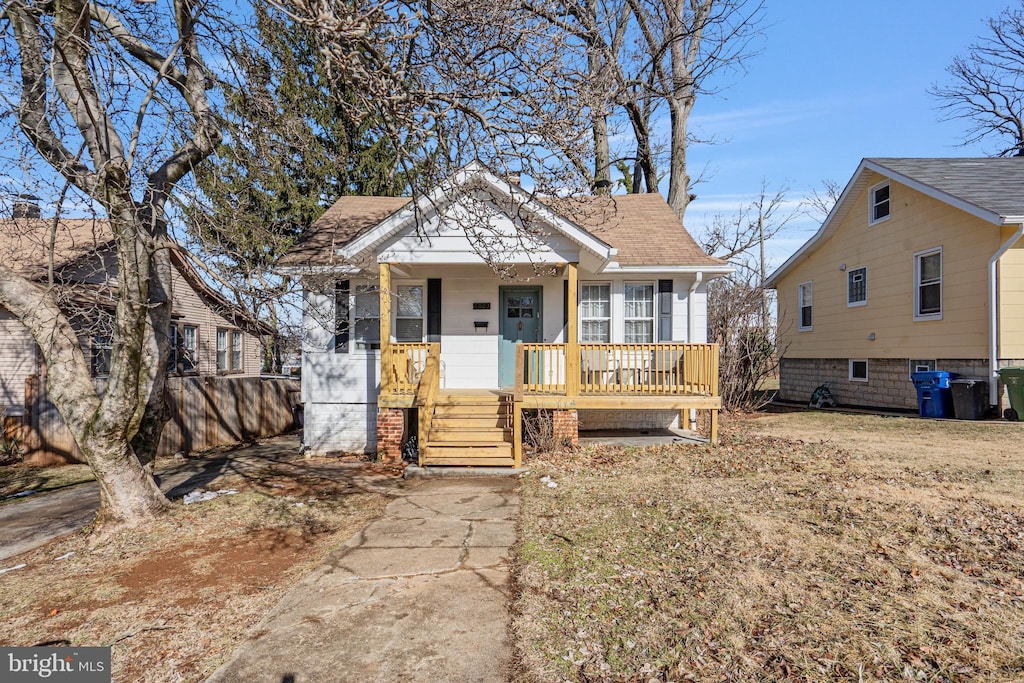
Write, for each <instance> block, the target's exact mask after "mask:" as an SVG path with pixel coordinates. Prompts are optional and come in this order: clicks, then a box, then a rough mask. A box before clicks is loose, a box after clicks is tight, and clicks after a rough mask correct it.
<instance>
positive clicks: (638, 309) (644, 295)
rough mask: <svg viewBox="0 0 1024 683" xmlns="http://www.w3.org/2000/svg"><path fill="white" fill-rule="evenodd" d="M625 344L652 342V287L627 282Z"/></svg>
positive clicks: (648, 284) (645, 284) (650, 285)
mask: <svg viewBox="0 0 1024 683" xmlns="http://www.w3.org/2000/svg"><path fill="white" fill-rule="evenodd" d="M624 293H625V315H624V318H625V321H626V339H625V342H626V343H627V344H650V343H653V342H654V285H653V284H651V283H634V282H627V283H626V287H625V292H624Z"/></svg>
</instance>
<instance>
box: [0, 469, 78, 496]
mask: <svg viewBox="0 0 1024 683" xmlns="http://www.w3.org/2000/svg"><path fill="white" fill-rule="evenodd" d="M94 478H95V477H93V474H92V469H91V468H90V467H89V466H88V465H57V466H53V467H36V466H33V465H25V464H21V463H19V464H16V465H2V466H0V504H2V503H5V502H7V501H10V500H17V499H18V498H19V497H20V496H19V495H18V494H22V495H25V494H26V493H28V492H29V491H32V492H34V493H43V492H44V491H54V490H56V489H62V488H64V487H66V486H74V485H75V484H81V483H83V482H86V481H92V480H93V479H94Z"/></svg>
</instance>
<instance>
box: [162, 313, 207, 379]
mask: <svg viewBox="0 0 1024 683" xmlns="http://www.w3.org/2000/svg"><path fill="white" fill-rule="evenodd" d="M170 334H171V338H170V344H169V345H170V349H169V350H168V353H167V372H171V373H188V372H195V370H196V351H197V347H198V341H197V340H198V337H199V329H198V328H197V327H196V326H195V325H182V326H181V327H178V325H177V324H175V323H172V324H171V330H170Z"/></svg>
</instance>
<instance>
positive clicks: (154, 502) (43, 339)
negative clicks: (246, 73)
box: [0, 0, 220, 525]
mask: <svg viewBox="0 0 1024 683" xmlns="http://www.w3.org/2000/svg"><path fill="white" fill-rule="evenodd" d="M125 7H126V8H127V9H125V11H127V12H131V11H134V9H135V8H134V7H133V6H132V5H130V4H129V5H125ZM170 9H171V11H170V13H169V16H165V17H163V19H165V21H164V23H163V25H162V26H161V29H162V30H164V31H166V36H170V39H169V40H166V36H165V35H161V32H160V30H159V29H158V30H154V31H153V33H151V34H149V35H142V34H140V33H138V32H137V31H138V30H139V29H138V28H137V27H139V26H143V25H158V24H159V19H160V18H161V16H160V15H159V13H152V16H150V15H149V14H147V18H146V21H136V20H135V19H136V18H135V17H132V18H130V20H129V21H124V20H123V19H122V18H121V16H119V15H118V14H116V12H115V10H113V9H111V8H110V7H108V6H101V5H98V4H92V3H90V2H86V1H85V0H62V1H60V2H57V3H52V4H29V3H26V2H24V0H12V2H9V3H8V4H7V6H6V8H5V13H4V14H3V15H2V17H0V21H7V22H9V23H10V33H7V32H5V33H3V34H2V37H3V40H4V42H5V44H4V48H5V51H6V53H7V54H8V55H11V61H10V62H9V63H7V68H8V69H9V71H8V75H12V76H13V74H14V73H17V75H18V78H17V79H15V78H11V82H12V83H14V82H16V81H20V83H19V84H20V87H21V97H20V101H19V104H18V106H17V109H16V110H15V112H14V113H15V116H16V118H17V121H18V124H19V126H20V128H21V130H22V132H23V133H24V134H25V136H26V137H27V138H28V140H29V142H30V144H31V145H32V147H33V148H34V149H35V151H36V153H37V154H38V155H39V157H40V158H41V159H42V160H43V161H45V162H47V163H48V164H49V165H50V166H51V167H52V170H53V172H54V173H55V174H57V175H59V176H62V177H63V179H64V180H65V182H66V183H67V184H68V185H69V186H72V187H74V188H76V189H77V190H78V191H79V192H81V193H82V195H84V196H85V197H87V198H88V199H89V200H90V201H91V202H94V203H95V204H98V205H100V206H102V207H103V209H104V211H105V213H106V218H107V221H108V225H109V229H110V233H111V234H112V237H113V247H114V253H115V257H116V262H117V287H116V290H113V291H115V292H116V296H117V300H116V306H115V310H114V314H113V335H112V350H111V362H110V370H109V376H108V379H107V381H106V386H105V387H104V388H103V391H102V395H100V393H99V392H98V391H97V388H96V386H95V385H94V384H93V379H92V377H91V372H90V369H91V368H90V363H89V361H88V359H87V358H86V357H85V354H84V353H83V351H82V349H81V347H80V345H79V339H78V330H76V329H75V327H74V326H73V325H72V323H71V321H70V318H69V316H68V315H67V314H66V313H65V312H63V311H62V310H61V309H60V307H59V306H58V304H57V301H56V298H55V296H54V291H53V290H52V289H50V288H44V287H42V286H40V285H39V284H36V283H34V282H31V281H29V280H28V279H26V278H25V277H23V276H21V275H19V274H18V273H16V272H14V271H13V270H12V269H11V268H9V267H7V266H5V265H2V264H0V306H3V307H4V308H7V309H8V310H9V311H11V312H12V313H13V314H14V315H15V316H16V317H17V318H18V319H19V320H20V321H21V322H22V324H24V325H25V326H26V327H27V328H28V330H29V331H30V333H31V334H32V336H33V338H34V339H35V341H36V343H37V344H38V346H39V348H40V350H41V353H42V355H43V357H44V358H45V360H46V367H47V387H48V391H49V395H50V397H51V400H52V401H53V403H54V404H55V405H56V406H57V409H58V411H59V412H60V414H61V416H62V417H63V418H64V422H65V423H66V424H67V426H68V428H69V429H70V431H71V433H72V434H73V435H74V437H75V441H76V442H77V444H78V446H79V448H80V449H81V451H82V453H83V454H84V455H85V458H86V460H87V461H88V463H89V465H90V466H91V467H92V469H93V471H94V473H95V474H96V478H97V480H98V481H99V484H100V492H101V509H100V520H101V521H103V522H107V523H108V524H126V525H138V524H141V523H143V522H145V521H146V520H149V519H151V518H152V517H153V516H154V515H156V514H159V513H160V512H161V511H162V510H164V509H165V508H166V507H167V505H168V502H167V499H166V498H165V497H164V495H163V494H162V493H161V492H160V489H159V488H158V487H157V485H156V483H155V481H154V480H153V477H152V475H151V473H150V472H149V471H148V470H147V468H146V464H147V463H148V462H149V461H150V460H151V459H152V457H153V455H154V454H155V450H156V444H157V439H158V438H159V433H160V429H161V427H162V425H163V420H162V419H161V418H162V415H163V411H162V410H161V406H162V398H163V382H164V368H165V363H166V358H167V354H168V338H167V335H168V324H169V321H170V307H171V300H170V291H171V290H170V288H171V265H170V261H169V257H168V253H167V249H168V247H169V245H168V242H167V239H166V237H167V233H166V221H165V218H164V205H165V203H166V201H167V198H168V197H169V196H170V193H171V191H172V190H173V189H174V186H175V184H176V183H177V182H178V181H179V180H180V179H181V178H183V177H184V176H185V175H187V174H188V173H190V172H191V171H192V169H193V168H194V167H195V165H196V164H197V163H199V162H200V161H201V160H202V159H204V158H205V157H207V156H208V155H209V154H211V153H212V152H213V150H214V149H215V147H216V145H217V144H218V143H219V141H220V133H219V131H218V129H217V125H216V121H215V118H214V116H213V113H212V110H211V107H210V104H209V101H208V99H207V95H206V90H207V76H208V74H207V71H206V69H205V67H204V65H203V61H202V55H201V50H200V47H199V43H198V40H197V36H196V33H195V21H196V17H197V15H198V13H199V12H200V11H201V9H200V7H199V6H198V5H195V4H193V2H192V0H172V3H171V8H170ZM161 40H164V41H165V43H166V44H165V48H166V49H167V54H161V53H160V52H159V51H158V50H157V49H156V48H155V47H153V45H152V44H151V43H150V42H149V41H161ZM100 65H102V66H100ZM15 67H16V68H15ZM142 70H149V71H150V73H151V74H152V76H153V78H152V80H151V81H149V82H146V79H141V78H139V75H138V74H139V73H140V71H142ZM112 74H113V75H112ZM121 78H123V79H126V80H123V81H118V79H121ZM110 79H114V81H115V82H114V83H109V82H108V81H109V80H110ZM118 98H121V99H118ZM154 99H158V100H159V101H160V103H161V104H160V106H161V107H163V106H165V105H168V104H169V105H170V106H167V107H166V108H164V109H159V111H160V112H161V113H160V114H153V115H151V116H150V109H151V108H156V105H153V104H152V101H153V100H154ZM133 108H137V111H134V112H133V111H132V110H133ZM125 111H128V112H129V115H127V116H125V114H124V112H125ZM147 116H149V118H147ZM176 117H177V118H176ZM150 120H152V121H154V122H155V125H154V128H155V130H154V131H152V132H151V136H152V137H151V138H144V137H142V136H143V131H144V130H148V129H146V128H145V124H146V123H148V122H149V121H150ZM168 140H172V141H173V142H168ZM140 146H142V147H145V148H146V154H145V159H144V164H145V165H143V163H139V162H138V159H136V154H138V153H139V151H140ZM77 147H81V150H80V151H78V152H77V153H76V152H73V151H72V150H73V149H75V148H77ZM161 155H162V156H161ZM133 173H134V176H133ZM140 187H141V188H142V189H141V192H140V194H141V197H142V198H141V199H136V198H135V196H134V195H133V192H134V191H138V188H140ZM147 414H148V416H147ZM136 448H137V449H138V451H136ZM140 456H141V457H140Z"/></svg>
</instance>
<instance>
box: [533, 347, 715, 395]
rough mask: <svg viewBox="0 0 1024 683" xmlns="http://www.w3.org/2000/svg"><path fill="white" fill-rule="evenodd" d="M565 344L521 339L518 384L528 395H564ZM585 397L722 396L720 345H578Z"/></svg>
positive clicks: (579, 388) (580, 372)
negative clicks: (528, 341)
mask: <svg viewBox="0 0 1024 683" xmlns="http://www.w3.org/2000/svg"><path fill="white" fill-rule="evenodd" d="M567 348H568V346H567V345H566V344H519V345H518V346H517V359H516V360H517V364H518V365H520V368H521V369H517V371H516V385H517V388H518V386H519V385H521V386H522V389H521V390H522V392H523V393H526V394H565V393H566V389H567V386H566V376H567V374H566V373H567V369H568V367H570V366H571V365H573V364H571V363H569V362H567V359H566V351H567ZM578 348H579V360H578V363H577V364H575V365H576V366H577V367H578V368H579V370H578V372H579V374H580V378H579V381H578V384H577V385H576V386H575V387H573V388H574V389H578V392H579V395H581V396H588V395H589V396H608V395H644V396H658V395H684V396H685V395H699V396H718V395H719V390H718V353H719V349H718V345H717V344H689V343H676V342H660V343H652V344H593V343H582V344H579V346H578ZM573 379H575V378H573Z"/></svg>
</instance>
